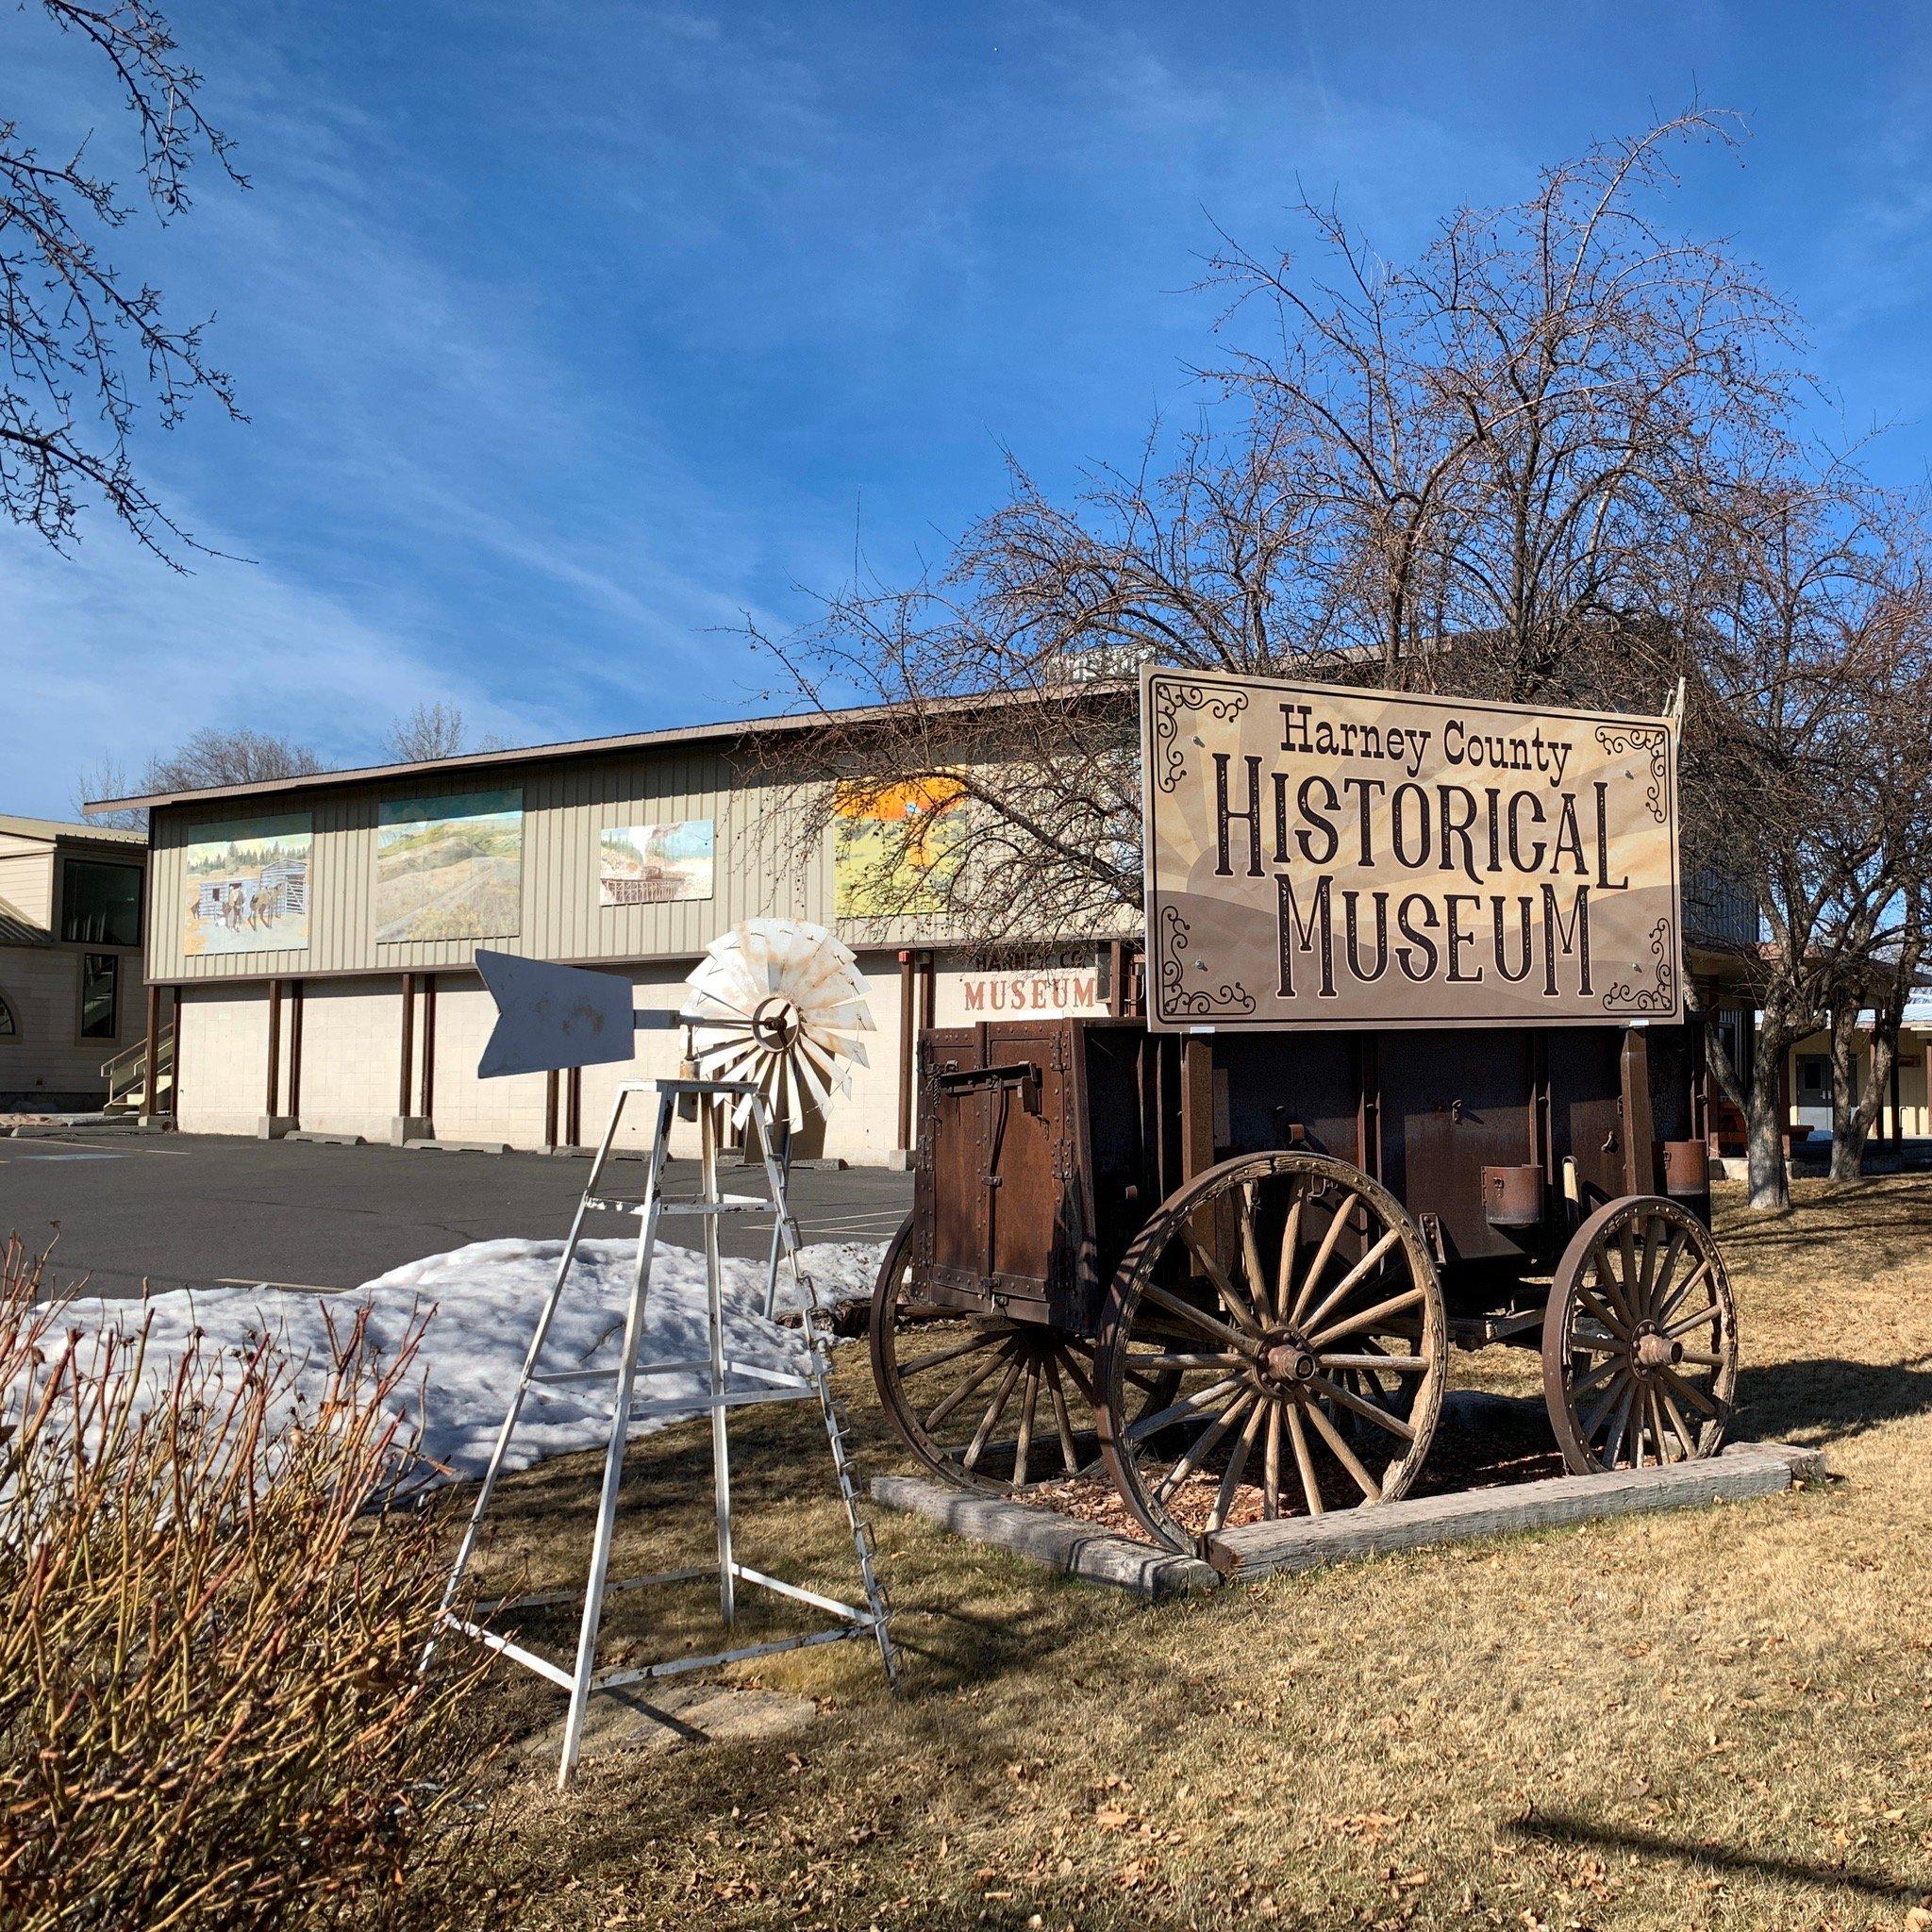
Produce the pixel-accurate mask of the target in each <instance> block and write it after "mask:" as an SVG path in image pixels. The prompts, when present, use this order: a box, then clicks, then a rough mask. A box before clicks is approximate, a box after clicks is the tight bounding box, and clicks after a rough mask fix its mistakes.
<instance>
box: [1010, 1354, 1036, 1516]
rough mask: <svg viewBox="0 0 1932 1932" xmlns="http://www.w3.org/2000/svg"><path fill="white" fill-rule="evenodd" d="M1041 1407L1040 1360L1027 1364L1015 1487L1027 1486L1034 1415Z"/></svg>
mask: <svg viewBox="0 0 1932 1932" xmlns="http://www.w3.org/2000/svg"><path fill="white" fill-rule="evenodd" d="M1039 1407H1040V1362H1039V1359H1038V1357H1036V1358H1035V1359H1034V1360H1032V1361H1029V1362H1028V1363H1027V1364H1026V1387H1025V1390H1024V1392H1023V1394H1022V1396H1021V1409H1020V1440H1019V1441H1017V1442H1016V1443H1015V1444H1014V1445H1013V1487H1014V1488H1015V1489H1016V1490H1024V1488H1025V1487H1026V1463H1027V1459H1028V1457H1030V1456H1031V1455H1032V1453H1033V1416H1034V1412H1035V1410H1037V1409H1038V1408H1039Z"/></svg>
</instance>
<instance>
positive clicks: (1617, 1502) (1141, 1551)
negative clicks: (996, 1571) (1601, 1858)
mask: <svg viewBox="0 0 1932 1932" xmlns="http://www.w3.org/2000/svg"><path fill="white" fill-rule="evenodd" d="M1824 1475H1825V1468H1824V1457H1823V1455H1821V1454H1820V1453H1819V1452H1818V1451H1817V1450H1815V1449H1800V1448H1793V1447H1791V1446H1790V1445H1788V1444H1786V1443H1782V1442H1739V1443H1734V1444H1733V1445H1732V1446H1731V1447H1730V1448H1728V1449H1726V1450H1725V1451H1724V1454H1723V1455H1722V1456H1718V1457H1711V1458H1709V1459H1707V1460H1703V1461H1696V1462H1674V1463H1665V1464H1664V1465H1662V1466H1661V1467H1659V1468H1652V1469H1626V1470H1618V1471H1614V1472H1611V1473H1609V1474H1603V1475H1583V1476H1577V1475H1564V1476H1550V1477H1546V1478H1544V1479H1542V1480H1541V1481H1537V1482H1526V1483H1515V1484H1509V1485H1506V1486H1503V1487H1499V1488H1493V1489H1482V1490H1461V1491H1455V1492H1453V1493H1450V1494H1447V1495H1440V1496H1417V1497H1411V1498H1409V1499H1407V1500H1405V1501H1402V1502H1397V1503H1386V1504H1383V1505H1382V1506H1381V1507H1378V1508H1374V1509H1349V1510H1344V1511H1341V1512H1340V1513H1339V1514H1336V1515H1331V1516H1320V1517H1313V1518H1309V1517H1295V1518H1291V1519H1288V1520H1285V1521H1276V1522H1273V1523H1255V1524H1247V1525H1245V1526H1244V1527H1242V1528H1239V1529H1227V1530H1223V1531H1221V1532H1220V1533H1219V1534H1217V1535H1215V1536H1212V1537H1210V1538H1208V1540H1207V1557H1206V1558H1205V1559H1203V1558H1201V1557H1184V1556H1178V1555H1176V1554H1175V1553H1174V1552H1173V1551H1171V1550H1168V1549H1166V1548H1163V1547H1161V1546H1160V1545H1158V1544H1155V1543H1145V1542H1138V1541H1135V1540H1134V1539H1133V1538H1131V1537H1124V1536H1119V1535H1115V1534H1113V1533H1111V1532H1109V1531H1107V1530H1103V1529H1097V1528H1095V1527H1094V1525H1093V1524H1091V1523H1083V1522H1082V1521H1081V1520H1080V1519H1079V1518H1078V1517H1076V1516H1069V1515H1066V1514H1063V1513H1062V1512H1060V1511H1058V1510H1053V1509H1044V1508H1041V1507H1038V1506H1036V1505H1032V1504H1027V1503H1016V1502H1012V1501H1009V1500H1007V1499H1005V1498H1002V1497H997V1496H975V1495H969V1494H964V1493H962V1492H961V1491H958V1490H955V1489H951V1488H949V1487H947V1486H946V1485H944V1484H942V1483H937V1482H932V1481H928V1480H926V1479H925V1478H924V1477H920V1476H891V1475H888V1476H875V1477H874V1479H873V1485H872V1493H873V1499H874V1501H875V1502H878V1503H882V1504H884V1505H885V1506H886V1507H889V1508H892V1509H901V1510H905V1511H906V1512H908V1514H910V1515H915V1516H923V1517H925V1518H926V1519H927V1520H928V1521H930V1522H933V1523H937V1524H941V1526H942V1527H944V1528H946V1529H950V1530H952V1531H953V1532H954V1533H955V1534H956V1535H958V1536H962V1537H965V1538H966V1539H967V1540H968V1541H974V1542H982V1543H989V1544H991V1545H993V1546H994V1547H996V1548H999V1549H1002V1550H1006V1551H1008V1553H1009V1554H1011V1555H1013V1556H1016V1557H1024V1558H1025V1559H1026V1560H1027V1561H1029V1562H1034V1563H1040V1564H1042V1565H1044V1566H1045V1567H1046V1568H1047V1569H1049V1570H1054V1571H1057V1572H1058V1573H1059V1574H1061V1575H1063V1576H1073V1577H1076V1578H1077V1579H1078V1580H1079V1581H1081V1582H1083V1583H1092V1584H1097V1585H1101V1586H1104V1587H1108V1588H1112V1589H1116V1590H1124V1591H1127V1592H1128V1593H1129V1594H1130V1595H1133V1596H1138V1597H1141V1598H1142V1599H1144V1600H1145V1601H1147V1602H1150V1603H1158V1602H1161V1601H1164V1600H1165V1599H1167V1598H1170V1597H1175V1596H1185V1595H1192V1594H1194V1593H1195V1592H1197V1591H1203V1590H1213V1589H1215V1588H1217V1587H1218V1586H1219V1585H1221V1584H1222V1583H1224V1582H1228V1583H1251V1582H1254V1581H1255V1580H1257V1578H1259V1577H1262V1576H1269V1575H1274V1574H1295V1573H1298V1572H1301V1571H1305V1570H1316V1569H1320V1568H1321V1567H1322V1566H1323V1565H1324V1564H1328V1563H1341V1562H1347V1561H1349V1560H1351V1559H1354V1558H1358V1557H1387V1556H1392V1555H1394V1554H1395V1553H1397V1552H1398V1551H1402V1550H1418V1549H1426V1548H1428V1547H1430V1546H1431V1545H1434V1544H1437V1543H1447V1542H1463V1541H1469V1540H1470V1539H1472V1538H1474V1537H1486V1536H1508V1535H1516V1534H1521V1533H1524V1532H1526V1531H1530V1530H1539V1529H1557V1528H1562V1527H1564V1526H1566V1525H1569V1524H1578V1523H1591V1522H1597V1521H1601V1520H1602V1519H1604V1518H1606V1517H1611V1516H1637V1515H1642V1514H1645V1513H1647V1512H1650V1511H1653V1510H1658V1509H1690V1508H1696V1507H1702V1506H1707V1505H1710V1504H1715V1503H1741V1502H1746V1501H1749V1500H1751V1499H1753V1498H1755V1497H1759V1496H1770V1495H1776V1494H1780V1493H1782V1492H1783V1491H1787V1490H1790V1489H1791V1488H1792V1487H1794V1486H1795V1485H1802V1484H1805V1483H1810V1482H1818V1481H1822V1480H1823V1479H1824Z"/></svg>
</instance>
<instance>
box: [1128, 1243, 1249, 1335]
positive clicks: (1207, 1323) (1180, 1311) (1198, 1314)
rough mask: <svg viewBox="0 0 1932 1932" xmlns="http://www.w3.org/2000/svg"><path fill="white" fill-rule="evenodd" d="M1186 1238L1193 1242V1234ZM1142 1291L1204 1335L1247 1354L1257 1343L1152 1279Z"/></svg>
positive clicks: (1152, 1300) (1148, 1297)
mask: <svg viewBox="0 0 1932 1932" xmlns="http://www.w3.org/2000/svg"><path fill="white" fill-rule="evenodd" d="M1184 1239H1186V1240H1188V1241H1190V1243H1191V1241H1192V1236H1191V1234H1184ZM1223 1278H1225V1277H1223ZM1142 1293H1144V1294H1145V1296H1146V1298H1147V1299H1148V1300H1149V1301H1151V1302H1153V1303H1155V1304H1156V1305H1157V1306H1158V1307H1163V1308H1165V1309H1166V1310H1167V1311H1168V1313H1169V1314H1171V1315H1176V1316H1178V1317H1179V1318H1180V1319H1181V1320H1182V1321H1183V1322H1187V1323H1191V1324H1192V1325H1193V1326H1194V1327H1196V1328H1198V1329H1199V1330H1200V1331H1201V1333H1202V1334H1204V1335H1212V1336H1214V1337H1215V1338H1216V1339H1217V1340H1219V1341H1224V1342H1226V1343H1228V1344H1229V1346H1230V1347H1233V1348H1238V1349H1240V1350H1241V1353H1242V1354H1243V1355H1246V1354H1247V1353H1248V1352H1249V1351H1250V1350H1251V1349H1252V1348H1253V1347H1254V1345H1255V1344H1254V1341H1253V1338H1252V1337H1250V1336H1246V1335H1243V1334H1241V1331H1240V1330H1239V1329H1236V1328H1230V1327H1229V1326H1228V1325H1227V1324H1226V1323H1225V1322H1221V1321H1217V1320H1216V1319H1215V1318H1214V1317H1213V1316H1212V1315H1210V1314H1209V1313H1208V1311H1207V1309H1205V1308H1197V1307H1194V1305H1193V1304H1192V1303H1191V1302H1185V1301H1183V1300H1182V1299H1181V1298H1180V1296H1179V1295H1176V1294H1170V1293H1168V1291H1167V1290H1166V1289H1164V1288H1161V1287H1160V1286H1158V1284H1157V1283H1155V1282H1151V1281H1150V1282H1149V1283H1147V1285H1146V1287H1145V1288H1144V1289H1143V1290H1142Z"/></svg>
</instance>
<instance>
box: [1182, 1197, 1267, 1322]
mask: <svg viewBox="0 0 1932 1932" xmlns="http://www.w3.org/2000/svg"><path fill="white" fill-rule="evenodd" d="M1181 1240H1182V1241H1184V1242H1186V1244H1187V1248H1188V1252H1189V1253H1190V1254H1191V1255H1192V1256H1193V1257H1194V1262H1195V1265H1196V1266H1197V1267H1198V1268H1199V1269H1200V1271H1201V1273H1202V1274H1205V1275H1206V1276H1207V1277H1208V1281H1209V1282H1210V1283H1211V1284H1212V1285H1213V1288H1214V1292H1215V1293H1216V1294H1218V1295H1219V1296H1220V1297H1221V1301H1222V1306H1223V1307H1225V1308H1226V1310H1227V1311H1228V1313H1229V1314H1230V1315H1232V1316H1233V1317H1234V1318H1235V1320H1236V1321H1237V1322H1239V1323H1240V1324H1241V1326H1242V1327H1244V1328H1246V1329H1248V1330H1249V1331H1250V1332H1251V1333H1252V1334H1255V1335H1258V1334H1260V1332H1261V1320H1260V1317H1259V1316H1258V1315H1257V1314H1256V1313H1255V1311H1254V1309H1253V1308H1251V1307H1249V1306H1248V1303H1247V1297H1246V1296H1245V1295H1243V1294H1242V1293H1241V1290H1240V1289H1238V1288H1237V1287H1236V1286H1235V1285H1234V1277H1233V1276H1232V1275H1231V1274H1229V1273H1228V1271H1227V1270H1226V1269H1225V1268H1224V1267H1223V1266H1222V1265H1221V1261H1220V1259H1219V1257H1217V1256H1216V1255H1215V1254H1214V1252H1213V1251H1212V1250H1211V1249H1210V1248H1209V1247H1208V1244H1207V1243H1206V1242H1205V1241H1202V1239H1201V1238H1200V1236H1199V1235H1197V1234H1196V1233H1195V1232H1194V1230H1193V1229H1192V1228H1191V1227H1190V1226H1189V1225H1188V1224H1186V1223H1185V1222H1184V1223H1182V1224H1181Z"/></svg>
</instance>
